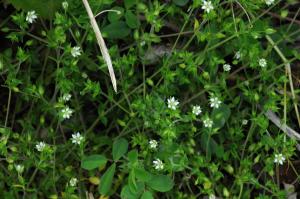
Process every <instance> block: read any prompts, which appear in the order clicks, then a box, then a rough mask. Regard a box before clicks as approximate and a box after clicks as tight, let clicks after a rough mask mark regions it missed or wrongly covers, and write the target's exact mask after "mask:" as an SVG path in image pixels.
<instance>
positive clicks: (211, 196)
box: [208, 194, 216, 199]
mask: <svg viewBox="0 0 300 199" xmlns="http://www.w3.org/2000/svg"><path fill="white" fill-rule="evenodd" d="M208 199H216V196H215V195H214V194H210V195H209V197H208Z"/></svg>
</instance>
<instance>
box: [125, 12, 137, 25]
mask: <svg viewBox="0 0 300 199" xmlns="http://www.w3.org/2000/svg"><path fill="white" fill-rule="evenodd" d="M125 20H126V23H127V25H128V26H129V27H130V28H132V29H135V28H138V27H139V26H140V21H139V19H138V18H137V16H136V15H135V14H133V13H132V12H131V11H130V10H127V11H126V13H125Z"/></svg>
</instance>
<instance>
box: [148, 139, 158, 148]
mask: <svg viewBox="0 0 300 199" xmlns="http://www.w3.org/2000/svg"><path fill="white" fill-rule="evenodd" d="M157 145H158V142H157V141H156V140H150V141H149V147H150V149H156V148H157Z"/></svg>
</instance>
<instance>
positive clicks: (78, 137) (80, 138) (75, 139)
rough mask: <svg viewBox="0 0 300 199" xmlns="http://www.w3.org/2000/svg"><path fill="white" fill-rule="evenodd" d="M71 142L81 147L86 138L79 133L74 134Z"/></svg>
mask: <svg viewBox="0 0 300 199" xmlns="http://www.w3.org/2000/svg"><path fill="white" fill-rule="evenodd" d="M71 140H72V143H73V144H78V145H80V144H81V143H82V142H83V140H84V137H83V136H82V135H81V134H80V133H79V132H77V133H73V134H72V138H71Z"/></svg>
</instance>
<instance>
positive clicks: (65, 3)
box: [61, 1, 69, 10]
mask: <svg viewBox="0 0 300 199" xmlns="http://www.w3.org/2000/svg"><path fill="white" fill-rule="evenodd" d="M61 5H62V7H63V9H65V10H67V9H68V7H69V4H68V2H67V1H64V2H62V4H61Z"/></svg>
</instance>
